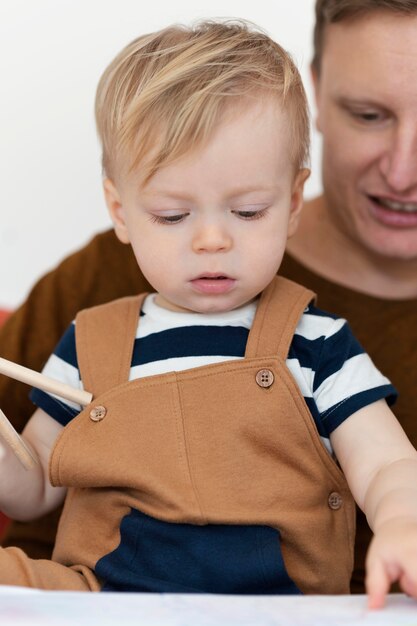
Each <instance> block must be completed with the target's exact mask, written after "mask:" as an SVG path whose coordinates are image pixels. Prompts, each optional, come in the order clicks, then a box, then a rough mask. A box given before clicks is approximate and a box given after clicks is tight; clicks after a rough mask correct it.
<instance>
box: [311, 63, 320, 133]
mask: <svg viewBox="0 0 417 626" xmlns="http://www.w3.org/2000/svg"><path fill="white" fill-rule="evenodd" d="M310 76H311V82H312V83H313V93H314V102H315V105H316V116H315V120H314V122H315V125H316V128H317V130H318V131H319V132H320V133H321V127H320V126H321V124H320V106H319V89H320V77H319V75H318V71H317V68H316V67H314V65H310Z"/></svg>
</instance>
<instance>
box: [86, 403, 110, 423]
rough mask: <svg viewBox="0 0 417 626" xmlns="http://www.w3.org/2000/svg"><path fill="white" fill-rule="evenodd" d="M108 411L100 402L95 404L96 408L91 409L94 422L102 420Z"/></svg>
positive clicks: (91, 417)
mask: <svg viewBox="0 0 417 626" xmlns="http://www.w3.org/2000/svg"><path fill="white" fill-rule="evenodd" d="M106 413H107V409H106V407H105V406H102V405H101V404H99V405H98V406H95V407H94V409H91V411H90V419H91V420H93V422H100V421H101V420H102V419H103V418H104V417H105V415H106Z"/></svg>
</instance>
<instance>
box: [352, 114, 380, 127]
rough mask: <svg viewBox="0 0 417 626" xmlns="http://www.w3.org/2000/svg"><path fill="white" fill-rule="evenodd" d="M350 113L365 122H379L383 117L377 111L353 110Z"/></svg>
mask: <svg viewBox="0 0 417 626" xmlns="http://www.w3.org/2000/svg"><path fill="white" fill-rule="evenodd" d="M352 115H353V117H354V118H355V119H356V120H358V121H359V122H363V123H365V124H367V123H372V122H380V121H381V120H382V119H383V115H382V113H380V112H378V111H353V112H352Z"/></svg>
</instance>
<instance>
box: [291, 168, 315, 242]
mask: <svg viewBox="0 0 417 626" xmlns="http://www.w3.org/2000/svg"><path fill="white" fill-rule="evenodd" d="M309 176H310V170H309V169H307V168H306V167H304V168H303V169H301V170H299V171H298V172H297V175H296V177H295V180H294V182H293V186H292V193H291V208H290V218H289V221H288V237H292V235H293V234H294V233H295V231H296V230H297V226H298V222H299V221H300V215H301V210H302V208H303V202H304V183H305V182H306V180H307V178H308V177H309Z"/></svg>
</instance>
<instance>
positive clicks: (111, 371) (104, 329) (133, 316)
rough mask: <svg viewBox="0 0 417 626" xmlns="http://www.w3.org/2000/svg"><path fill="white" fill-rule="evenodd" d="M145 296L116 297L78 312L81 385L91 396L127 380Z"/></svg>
mask: <svg viewBox="0 0 417 626" xmlns="http://www.w3.org/2000/svg"><path fill="white" fill-rule="evenodd" d="M145 296H146V294H141V295H140V296H130V297H127V298H120V299H119V300H114V301H113V302H108V303H106V304H100V305H98V306H95V307H92V308H90V309H85V310H84V311H81V312H80V313H78V315H77V317H76V323H75V340H76V347H77V360H78V367H79V369H80V374H81V380H82V382H83V386H84V389H86V390H87V391H89V392H90V393H92V394H93V396H94V397H97V396H99V395H100V394H102V393H103V392H105V391H107V390H108V389H110V388H111V387H114V386H116V385H119V384H121V383H124V382H126V381H128V380H129V372H130V365H131V361H132V352H133V347H134V342H135V336H136V329H137V325H138V318H139V313H140V310H141V306H142V302H143V300H144V298H145Z"/></svg>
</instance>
